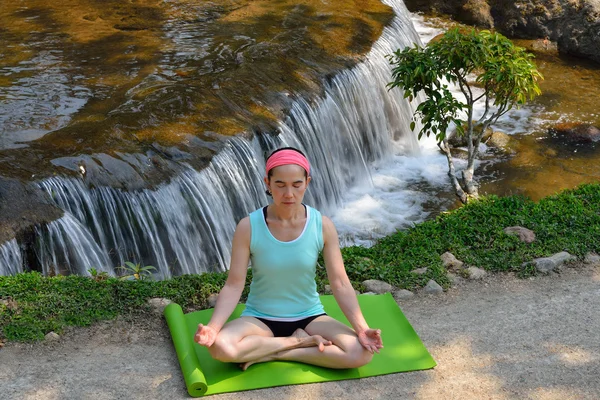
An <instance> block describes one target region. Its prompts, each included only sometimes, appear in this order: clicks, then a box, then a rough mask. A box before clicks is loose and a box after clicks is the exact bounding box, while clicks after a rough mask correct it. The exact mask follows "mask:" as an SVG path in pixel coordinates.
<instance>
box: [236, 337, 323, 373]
mask: <svg viewBox="0 0 600 400" xmlns="http://www.w3.org/2000/svg"><path fill="white" fill-rule="evenodd" d="M291 337H295V338H297V339H298V344H297V345H294V346H291V347H289V348H288V349H286V350H290V349H297V348H301V347H318V348H319V351H325V346H331V344H332V343H331V340H326V339H325V338H324V337H323V336H321V335H312V336H311V335H309V334H308V333H307V332H306V331H305V330H304V329H296V330H295V331H294V333H292V336H291ZM284 351H285V350H284ZM276 359H277V354H272V355H269V356H266V357H263V358H260V359H258V360H253V361H248V362H246V363H242V364H240V368H242V370H244V371H245V370H247V369H248V367H249V366H251V365H252V364H258V363H261V362H267V361H272V360H276Z"/></svg>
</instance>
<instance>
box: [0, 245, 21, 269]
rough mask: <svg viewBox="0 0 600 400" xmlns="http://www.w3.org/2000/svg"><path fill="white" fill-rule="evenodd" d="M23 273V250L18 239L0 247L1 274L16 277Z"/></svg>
mask: <svg viewBox="0 0 600 400" xmlns="http://www.w3.org/2000/svg"><path fill="white" fill-rule="evenodd" d="M19 272H23V260H22V256H21V249H20V248H19V244H18V243H17V240H16V239H13V240H9V241H8V242H6V243H4V244H3V245H1V246H0V274H1V275H14V274H17V273H19Z"/></svg>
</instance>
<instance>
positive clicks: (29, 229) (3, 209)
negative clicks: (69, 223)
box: [0, 176, 64, 267]
mask: <svg viewBox="0 0 600 400" xmlns="http://www.w3.org/2000/svg"><path fill="white" fill-rule="evenodd" d="M63 214H64V211H63V210H61V209H60V208H58V207H56V206H55V205H54V204H52V200H51V199H50V196H49V195H48V194H47V193H46V192H44V191H43V190H41V189H40V188H39V187H38V186H37V185H36V184H30V183H23V182H21V181H19V180H17V179H9V178H4V177H1V176H0V244H2V243H4V242H7V241H9V240H11V239H14V238H15V237H23V236H28V235H33V232H34V230H35V227H36V226H44V225H46V224H49V223H50V222H52V221H54V220H56V219H58V218H60V217H62V216H63ZM32 240H33V239H32ZM28 247H31V249H30V248H27V249H26V252H27V253H31V254H26V255H25V256H26V257H25V258H31V260H36V259H37V257H36V256H35V255H34V252H35V251H36V250H34V248H33V247H34V246H33V245H32V246H28ZM31 267H35V266H31Z"/></svg>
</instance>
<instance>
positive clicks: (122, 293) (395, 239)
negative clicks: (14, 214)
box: [0, 184, 600, 341]
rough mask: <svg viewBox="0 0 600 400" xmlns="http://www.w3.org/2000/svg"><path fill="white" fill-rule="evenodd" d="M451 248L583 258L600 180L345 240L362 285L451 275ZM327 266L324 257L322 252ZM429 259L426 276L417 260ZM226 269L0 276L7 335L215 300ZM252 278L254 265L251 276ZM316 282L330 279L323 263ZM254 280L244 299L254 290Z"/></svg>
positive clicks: (596, 236) (403, 284) (597, 210)
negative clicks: (165, 304) (163, 301)
mask: <svg viewBox="0 0 600 400" xmlns="http://www.w3.org/2000/svg"><path fill="white" fill-rule="evenodd" d="M514 225H520V226H523V227H526V228H529V229H531V230H533V231H534V232H535V233H536V235H537V240H536V241H535V242H533V243H531V244H526V243H522V242H520V241H519V240H518V238H516V237H514V236H509V235H506V234H505V233H504V232H503V229H504V228H506V227H508V226H514ZM446 251H450V252H452V253H453V254H454V255H455V256H456V257H457V258H458V259H460V260H462V261H464V262H465V263H466V264H468V265H472V266H477V267H481V268H484V269H486V270H488V271H513V272H516V273H517V274H519V275H520V276H529V275H531V274H534V273H535V270H533V269H532V268H522V267H521V265H522V264H523V263H524V262H526V261H530V260H532V259H533V258H537V257H545V256H550V255H552V254H554V253H557V252H560V251H568V252H569V253H571V254H573V255H576V256H578V257H579V258H581V257H583V256H584V255H585V254H586V253H587V252H590V251H593V252H600V185H599V184H587V185H582V186H580V187H578V188H577V189H574V190H568V191H564V192H562V193H560V194H558V195H555V196H551V197H547V198H545V199H542V200H540V201H539V202H537V203H535V202H533V201H531V200H528V199H526V198H524V197H520V196H510V197H496V196H489V197H486V198H483V199H481V200H479V201H474V202H471V203H469V204H467V205H466V206H463V207H461V208H460V209H458V210H455V211H452V212H449V213H444V214H442V215H440V216H439V217H437V218H435V219H434V220H431V221H426V222H423V223H421V224H418V225H416V226H414V227H413V228H411V229H408V230H406V231H399V232H397V233H395V234H393V235H390V236H388V237H386V238H383V239H381V240H380V241H378V242H377V244H376V245H375V246H373V247H371V248H364V247H358V246H353V247H347V248H344V249H342V254H343V256H344V261H345V265H346V270H347V272H348V276H349V277H350V280H351V281H352V282H353V284H354V285H355V287H356V288H357V289H362V284H361V283H360V282H362V281H363V280H365V279H380V280H383V281H386V282H389V283H391V284H392V285H395V286H398V287H400V288H406V289H415V288H418V287H421V286H424V285H425V284H426V283H427V281H429V280H430V279H435V280H436V281H437V282H438V283H439V284H441V285H442V286H446V287H447V286H448V285H449V281H448V278H447V275H446V271H445V270H444V268H443V266H442V264H441V261H440V257H439V256H440V255H441V254H442V253H444V252H446ZM320 265H323V261H322V260H321V261H320ZM419 267H428V272H427V273H426V274H424V275H417V274H413V273H411V272H410V271H412V270H413V269H415V268H419ZM226 277H227V275H226V274H225V273H210V274H202V275H183V276H179V277H175V278H172V279H169V280H165V281H152V280H134V281H123V280H119V279H116V278H108V279H98V278H96V279H94V278H90V277H82V276H74V275H71V276H56V277H43V276H42V275H41V274H39V273H36V272H31V273H23V274H18V275H16V276H0V299H2V300H3V301H1V302H0V338H6V339H8V340H18V341H32V340H40V339H43V337H44V335H45V334H46V333H48V332H50V331H54V332H57V333H60V332H61V331H62V329H63V328H64V327H65V326H69V325H71V326H86V325H90V324H91V323H93V322H95V321H99V320H103V319H111V318H114V317H115V316H117V315H120V314H128V313H135V312H141V311H145V310H146V305H145V304H146V300H147V299H148V298H152V297H166V298H169V299H171V300H173V301H175V302H177V303H178V304H180V305H181V306H182V307H184V309H186V308H193V309H200V308H205V307H206V306H207V299H208V296H209V295H210V294H211V293H216V292H218V291H219V290H220V289H221V287H222V286H223V284H224V283H225V280H226ZM250 280H251V273H249V274H248V280H247V283H248V284H249V282H250ZM317 284H318V288H319V290H321V291H322V290H323V288H324V285H325V284H327V276H326V272H325V269H324V268H321V267H320V268H318V269H317ZM247 291H248V285H246V290H245V291H244V294H243V298H245V297H246V296H247Z"/></svg>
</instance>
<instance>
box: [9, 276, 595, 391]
mask: <svg viewBox="0 0 600 400" xmlns="http://www.w3.org/2000/svg"><path fill="white" fill-rule="evenodd" d="M401 307H402V309H403V311H404V313H405V314H406V316H407V317H408V319H409V320H410V321H411V323H412V324H413V326H414V328H415V329H416V331H417V332H418V333H419V335H420V337H421V339H422V340H423V342H424V343H425V345H426V346H427V347H428V349H429V350H430V352H431V354H432V355H433V357H434V358H435V359H436V361H437V362H438V366H437V367H436V368H435V369H433V370H430V371H421V372H411V373H404V374H395V375H388V376H380V377H374V378H365V379H361V380H357V381H341V382H329V383H323V384H310V385H299V386H287V387H280V388H272V389H264V390H255V391H249V392H243V393H233V394H226V395H219V396H211V397H210V398H211V399H214V400H225V399H240V398H243V399H277V400H279V399H322V398H327V399H361V400H364V399H398V398H408V399H412V398H414V399H484V398H485V399H528V398H529V399H548V400H555V399H556V400H559V399H560V400H564V399H599V398H600V267H596V268H591V267H585V266H578V267H576V268H569V269H567V270H565V271H564V272H563V273H562V274H560V275H557V276H548V277H537V278H534V279H528V280H519V279H516V278H514V277H512V276H504V275H495V276H493V277H491V278H489V279H487V280H485V281H481V282H467V283H465V284H464V285H462V286H459V287H456V288H453V289H450V290H449V291H448V292H447V293H445V294H443V295H440V296H435V297H433V296H426V295H417V296H415V297H414V298H413V299H410V300H405V301H402V302H401ZM185 398H188V396H187V392H186V390H185V385H184V382H183V378H182V377H181V375H180V371H179V366H178V362H177V358H176V356H175V352H174V350H173V348H172V344H171V342H170V338H169V336H168V333H167V330H166V327H165V324H164V323H163V322H159V321H158V320H150V321H147V322H146V323H144V324H141V323H139V322H138V323H135V324H133V323H131V322H126V321H123V320H120V321H113V322H106V323H102V324H98V325H96V326H94V327H92V328H86V329H75V330H73V331H71V332H68V333H66V334H65V335H63V336H62V337H61V339H60V340H58V341H57V342H54V343H39V344H35V345H23V344H13V343H9V344H7V346H6V347H5V348H4V349H1V350H0V399H44V400H53V399H94V400H102V399H169V400H176V399H185Z"/></svg>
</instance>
